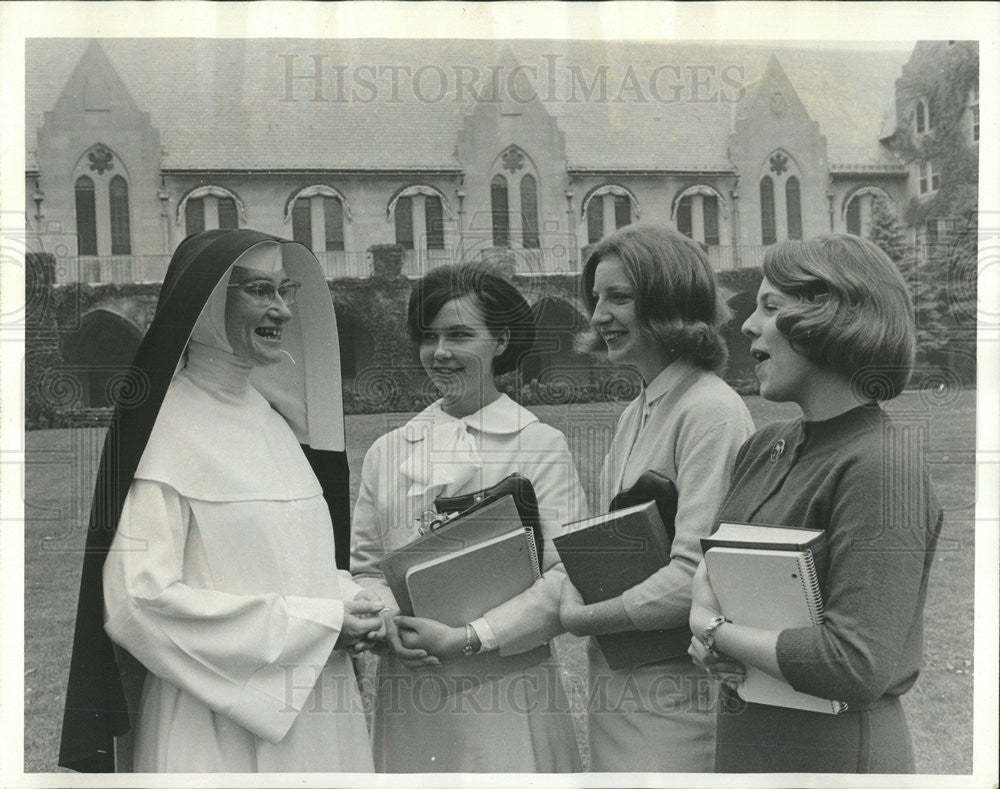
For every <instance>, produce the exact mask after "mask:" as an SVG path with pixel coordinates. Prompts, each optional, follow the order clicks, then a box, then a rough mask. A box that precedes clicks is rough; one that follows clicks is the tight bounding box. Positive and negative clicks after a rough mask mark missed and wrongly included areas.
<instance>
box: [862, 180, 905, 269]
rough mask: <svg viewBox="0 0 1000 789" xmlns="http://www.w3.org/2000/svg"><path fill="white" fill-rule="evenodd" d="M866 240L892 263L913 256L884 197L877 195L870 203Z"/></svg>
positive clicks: (889, 204)
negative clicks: (876, 246)
mask: <svg viewBox="0 0 1000 789" xmlns="http://www.w3.org/2000/svg"><path fill="white" fill-rule="evenodd" d="M868 240H869V241H872V242H874V243H875V244H877V245H878V246H879V247H880V248H881V249H882V251H883V252H885V254H887V255H888V256H889V257H890V258H891V259H892V261H893V262H894V263H899V262H900V261H901V260H903V259H904V258H906V257H908V256H909V255H912V254H913V247H912V246H911V245H910V244H907V243H906V234H905V231H904V230H903V227H902V225H900V224H899V221H898V220H897V218H896V210H895V209H894V208H893V206H892V203H890V202H889V200H888V199H886V197H885V196H884V195H878V196H877V197H876V198H875V200H874V201H873V202H872V218H871V224H870V225H869V226H868Z"/></svg>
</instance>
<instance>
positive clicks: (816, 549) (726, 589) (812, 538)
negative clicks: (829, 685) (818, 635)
mask: <svg viewBox="0 0 1000 789" xmlns="http://www.w3.org/2000/svg"><path fill="white" fill-rule="evenodd" d="M701 546H702V550H703V552H704V554H705V567H706V569H707V570H708V577H709V580H710V581H711V582H712V588H713V589H714V590H715V594H716V597H718V599H719V605H720V607H721V608H722V615H723V616H725V617H726V619H728V620H729V621H731V622H733V623H735V624H739V625H746V626H747V627H756V628H761V629H763V630H784V629H785V628H793V627H815V626H818V625H821V624H822V623H823V596H822V591H821V582H820V579H821V578H823V577H824V575H825V573H826V563H827V556H826V554H827V551H826V534H825V532H822V531H817V530H814V529H795V528H784V527H778V526H757V525H752V524H747V523H722V524H720V525H719V528H718V529H717V530H716V532H715V533H714V534H713V535H712V536H710V537H705V538H703V539H702V541H701ZM737 692H738V693H739V695H740V698H742V699H743V700H744V701H751V702H755V703H758V704H770V705H771V706H775V707H790V708H793V709H801V710H811V711H814V712H828V713H833V714H836V713H839V712H843V711H844V710H845V709H847V705H846V704H845V703H843V702H840V701H835V700H833V699H823V698H820V697H818V696H811V695H809V694H807V693H800V692H799V691H797V690H795V689H794V688H793V687H792V686H791V685H789V684H788V683H787V682H785V681H784V680H783V679H778V678H777V677H772V676H771V675H770V674H768V673H767V672H765V671H761V670H760V669H757V668H754V667H752V666H748V667H747V672H746V677H745V679H744V680H743V682H742V683H740V685H739V687H738V689H737Z"/></svg>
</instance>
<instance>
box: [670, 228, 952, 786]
mask: <svg viewBox="0 0 1000 789" xmlns="http://www.w3.org/2000/svg"><path fill="white" fill-rule="evenodd" d="M763 269H764V280H763V282H762V283H761V285H760V290H759V292H758V294H757V309H756V311H755V312H754V313H753V314H752V315H751V316H750V317H749V318H748V319H747V321H746V322H745V323H744V324H743V332H744V334H746V335H747V336H749V337H750V339H751V351H752V353H753V355H754V356H755V358H757V360H758V365H757V368H756V372H757V377H758V378H759V379H760V390H761V395H762V396H763V397H764V398H765V399H767V400H772V401H776V402H793V403H796V404H797V405H798V406H799V408H801V410H802V416H801V417H799V418H798V419H794V420H792V421H789V422H782V423H778V424H773V425H768V426H767V427H765V428H763V429H762V430H760V431H758V432H757V433H756V434H755V435H754V436H753V437H752V438H751V439H750V441H748V442H747V443H746V445H745V446H744V447H743V448H742V449H741V450H740V454H739V456H738V458H737V461H736V470H735V472H734V474H733V482H732V487H731V488H730V490H729V493H728V494H727V496H726V499H725V502H724V503H723V505H722V508H721V510H720V512H719V516H718V519H717V520H718V521H737V522H746V523H756V524H761V525H773V526H795V527H805V528H811V529H821V530H823V531H825V532H826V539H827V546H828V569H827V571H826V575H825V577H824V578H822V579H821V586H822V592H823V600H824V604H825V612H824V621H823V623H822V624H821V625H818V626H815V627H807V628H786V629H784V630H780V631H777V630H776V631H769V630H762V629H758V628H752V627H746V626H742V625H739V624H735V623H732V622H729V621H727V620H726V619H725V617H724V616H723V614H722V612H721V611H720V609H719V603H718V600H717V598H716V596H715V593H714V591H713V589H712V584H711V582H710V580H709V578H708V575H707V573H706V570H705V565H704V563H702V565H701V567H699V569H698V572H697V573H696V574H695V577H694V583H693V592H692V596H693V604H692V607H691V620H690V624H691V630H692V632H693V633H695V634H696V637H695V638H694V639H693V640H692V642H691V655H692V657H693V658H694V660H695V662H696V663H698V664H699V665H701V666H703V667H704V668H706V669H707V670H708V671H710V672H712V673H715V674H717V675H721V676H722V677H727V678H733V676H734V675H735V676H736V677H737V678H738V676H739V675H741V674H742V673H743V671H744V667H745V666H754V667H756V668H758V669H761V670H763V671H765V672H767V673H769V674H771V675H773V676H775V677H778V678H781V679H784V680H786V681H787V682H788V683H789V684H790V685H791V686H792V687H793V688H794V689H795V690H798V691H801V692H803V693H808V694H811V695H814V696H819V697H822V698H827V699H835V700H837V701H842V702H846V703H847V705H848V708H847V711H846V712H843V713H841V714H839V715H832V714H825V713H817V712H807V711H803V710H795V709H787V708H782V707H773V706H769V705H763V704H754V703H744V702H742V701H741V700H740V699H739V697H738V696H737V695H736V693H735V691H734V690H732V689H731V688H729V687H725V688H724V691H723V704H722V705H720V713H719V716H718V729H717V742H718V747H717V755H716V770H717V771H718V772H829V773H835V772H858V773H907V772H913V770H914V763H913V750H912V746H911V743H910V735H909V731H908V729H907V726H906V719H905V716H904V714H903V709H902V706H901V704H900V696H902V694H904V693H905V692H906V691H907V690H909V689H910V688H911V687H912V686H913V683H914V682H915V681H916V678H917V675H918V673H919V670H920V666H921V662H922V658H923V608H924V600H925V596H926V593H927V577H928V572H929V570H930V566H931V563H932V562H933V557H934V549H935V545H936V542H937V537H938V533H939V530H940V526H941V512H940V509H939V508H938V505H937V503H936V501H935V499H934V494H933V491H932V490H931V486H930V482H929V480H928V477H927V471H926V467H925V462H924V460H925V458H924V457H923V454H922V447H921V446H920V445H919V444H918V443H916V440H915V438H914V434H913V433H912V432H911V431H907V430H905V429H903V428H901V427H900V426H899V425H897V424H896V423H895V422H894V421H893V420H892V418H890V417H889V416H888V415H887V414H886V413H885V411H883V410H882V408H881V407H880V406H879V401H887V400H890V399H892V398H894V397H896V396H897V395H899V394H900V392H902V390H903V387H904V386H905V384H906V382H907V379H908V378H909V375H910V370H911V367H912V363H913V354H914V326H913V311H912V305H911V303H910V298H909V296H908V294H907V290H906V284H905V282H904V281H903V278H902V277H901V276H900V274H899V272H898V270H897V269H896V267H895V265H894V264H893V263H892V261H891V260H889V258H888V257H887V256H886V255H885V254H884V253H883V252H882V251H881V250H880V249H879V248H878V247H877V246H875V245H874V244H872V243H871V242H869V241H866V240H864V239H861V238H857V237H855V236H842V235H827V236H820V237H818V238H815V239H812V240H809V241H788V242H784V243H781V244H778V245H776V246H774V247H772V248H771V249H770V250H768V252H767V254H766V255H765V258H764V265H763Z"/></svg>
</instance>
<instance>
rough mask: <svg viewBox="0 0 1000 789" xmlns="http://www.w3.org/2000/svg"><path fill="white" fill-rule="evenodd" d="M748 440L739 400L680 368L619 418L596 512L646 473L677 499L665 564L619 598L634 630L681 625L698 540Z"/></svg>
mask: <svg viewBox="0 0 1000 789" xmlns="http://www.w3.org/2000/svg"><path fill="white" fill-rule="evenodd" d="M752 432H753V420H752V419H751V418H750V412H749V411H747V408H746V406H745V405H744V404H743V400H742V398H740V396H739V395H738V394H736V392H734V391H733V390H732V389H730V388H729V386H727V385H726V384H725V383H724V382H723V381H722V380H721V379H720V378H719V377H718V376H717V375H715V374H714V373H712V372H709V371H708V370H704V369H702V368H700V367H696V366H695V365H694V364H692V363H690V362H688V361H685V360H677V361H675V362H674V363H673V364H671V365H669V366H668V367H667V368H666V369H665V370H663V372H661V373H660V374H659V375H658V376H657V377H656V378H654V379H653V380H652V381H650V382H649V384H648V385H647V386H646V388H645V389H644V390H643V392H642V394H640V395H639V397H637V398H636V399H635V400H633V401H632V402H631V403H629V405H628V407H627V408H626V409H625V411H624V412H622V415H621V418H620V419H619V421H618V429H617V430H616V431H615V436H614V439H613V441H612V443H611V449H610V451H609V452H608V456H607V459H606V460H605V462H604V469H603V471H602V473H601V488H600V490H601V498H600V511H601V512H607V510H608V505H609V504H610V503H611V500H612V499H613V498H614V497H615V495H616V494H617V493H618V492H619V491H620V490H624V489H626V488H629V487H631V486H632V485H633V484H635V481H636V480H637V479H638V478H639V475H641V474H642V473H643V472H645V471H648V470H650V469H652V470H654V471H658V472H659V473H660V474H663V475H664V476H666V477H668V478H669V479H671V480H673V481H674V484H675V485H676V486H677V493H678V506H677V517H676V520H675V528H676V534H675V536H674V542H673V546H672V547H671V549H670V563H669V564H668V565H667V566H666V567H664V568H663V569H662V570H659V571H658V572H656V573H654V574H653V575H652V576H650V577H649V578H648V579H646V580H645V581H643V582H642V583H641V584H638V585H637V586H634V587H632V588H631V589H629V590H627V591H626V592H625V593H624V594H623V595H622V599H623V601H624V604H625V611H626V613H627V614H628V616H629V619H631V620H632V622H633V623H634V624H635V626H636V627H637V628H638V629H639V630H660V629H666V628H672V627H681V626H686V625H687V622H688V614H689V612H690V609H691V579H692V577H693V576H694V571H695V570H696V569H697V567H698V564H699V562H700V561H701V538H702V537H705V536H708V533H709V532H710V531H711V529H712V526H713V524H714V522H715V520H714V519H715V513H716V511H717V510H718V507H719V504H720V503H721V502H722V498H723V496H724V495H725V492H726V490H727V489H728V486H729V475H730V473H731V471H732V468H733V462H734V459H735V457H736V452H737V450H738V449H739V447H740V445H741V444H742V443H743V442H744V441H745V440H746V439H747V438H748V437H749V436H750V434H751V433H752Z"/></svg>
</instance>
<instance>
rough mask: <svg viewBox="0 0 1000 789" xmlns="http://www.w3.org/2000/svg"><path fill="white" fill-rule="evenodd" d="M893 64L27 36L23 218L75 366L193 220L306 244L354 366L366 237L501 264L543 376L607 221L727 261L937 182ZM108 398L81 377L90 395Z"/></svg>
mask: <svg viewBox="0 0 1000 789" xmlns="http://www.w3.org/2000/svg"><path fill="white" fill-rule="evenodd" d="M906 58H907V54H906V53H903V52H872V51H867V52H851V53H845V52H837V51H831V50H795V49H775V50H771V49H767V48H763V47H751V46H730V45H715V44H673V43H666V44H652V43H639V42H630V43H628V44H621V43H615V42H583V41H511V42H492V41H459V40H441V41H426V40H422V41H401V40H397V41H388V40H349V41H332V40H315V41H309V40H295V41H289V40H279V39H269V40H241V39H106V40H100V41H96V40H92V41H84V40H76V39H58V40H56V39H46V40H31V41H28V43H27V49H26V66H27V74H26V148H27V160H26V161H27V168H26V173H25V194H26V205H25V211H26V215H27V222H28V227H29V231H31V232H32V233H33V234H34V236H35V243H36V244H37V248H38V249H39V250H43V251H48V252H50V253H52V254H53V255H55V257H56V273H55V278H56V283H57V284H56V290H57V291H59V289H60V288H62V289H67V288H76V290H75V291H73V292H74V293H76V294H77V295H76V296H73V297H72V298H71V297H68V296H65V295H64V296H62V297H61V298H62V299H63V303H68V302H72V301H73V299H75V301H76V305H77V306H76V307H75V308H67V310H66V312H67V314H68V313H74V315H75V317H73V318H72V320H71V319H70V318H65V319H64V322H63V323H62V324H61V326H62V329H63V332H64V335H65V336H64V338H63V339H64V341H63V353H64V362H65V363H66V364H67V365H69V366H71V367H73V368H74V369H78V370H86V369H88V366H90V367H92V366H94V365H97V364H99V363H101V360H107V359H109V358H111V354H112V352H114V353H115V354H116V356H115V357H114V358H115V360H116V361H115V362H114V364H115V365H117V364H120V359H121V358H122V354H123V350H122V349H123V348H125V349H126V350H127V349H130V348H133V347H134V346H135V345H136V344H137V343H138V340H139V338H140V337H141V334H142V332H143V330H144V329H145V327H146V325H148V320H149V312H150V310H149V304H150V303H151V302H152V300H153V299H155V293H156V287H155V285H152V286H149V287H145V286H138V285H133V284H130V283H145V282H150V283H156V282H159V281H160V280H161V279H162V274H163V271H164V269H165V267H166V263H167V261H168V260H169V257H170V253H171V252H172V250H173V249H174V248H175V247H176V246H177V244H178V243H179V242H180V241H181V240H182V239H183V238H184V237H185V236H186V235H188V234H189V233H192V232H197V231H199V230H201V229H205V228H213V227H253V228H255V229H259V230H263V231H266V232H270V233H274V234H275V235H279V236H284V237H289V238H294V239H296V240H300V241H302V242H303V243H305V244H307V245H308V246H310V248H311V249H312V250H313V251H314V252H315V253H316V254H317V256H318V257H319V258H320V260H321V262H322V264H323V266H324V269H325V271H326V273H327V276H328V277H329V278H330V279H331V281H332V283H333V285H332V291H333V294H334V299H335V301H336V303H337V308H338V317H339V320H340V323H341V335H342V336H341V346H342V352H343V355H344V357H345V360H346V361H347V363H346V365H345V366H346V367H347V372H348V374H349V377H353V376H355V375H359V374H361V372H362V371H363V370H364V369H366V368H367V367H370V366H372V365H375V364H383V365H387V364H392V363H393V361H394V360H395V363H400V364H401V363H402V360H401V359H400V358H399V356H398V353H399V351H398V349H396V350H391V351H390V350H386V349H385V348H380V347H379V346H378V338H379V337H384V336H386V333H385V332H381V331H378V330H373V322H377V321H385V320H389V319H390V316H388V315H386V314H385V313H384V312H375V313H373V312H372V311H371V310H366V309H362V308H359V304H364V303H365V302H364V299H363V298H361V301H360V302H359V300H358V299H359V297H358V296H357V293H359V292H367V289H370V288H375V289H376V290H377V289H378V288H380V287H382V285H381V284H380V283H378V282H374V281H371V276H372V255H371V253H370V251H369V250H370V248H371V247H372V246H373V245H381V244H399V245H401V246H402V247H403V255H404V260H403V267H402V273H403V275H405V276H410V277H413V276H417V275H419V274H420V273H421V272H423V271H425V270H427V269H428V268H431V267H433V266H435V265H438V264H439V263H441V262H447V261H452V260H457V259H471V258H485V259H498V260H499V259H502V260H505V261H507V265H508V266H512V267H513V269H514V271H515V273H516V274H517V275H518V279H519V281H521V282H522V283H525V286H526V289H527V290H528V291H529V299H530V300H531V301H532V303H533V304H535V305H536V307H537V308H538V310H539V314H540V315H541V316H542V319H543V323H544V322H546V321H548V324H547V326H548V330H549V336H550V339H552V342H551V343H550V344H549V346H548V347H549V350H548V351H546V352H545V353H547V354H549V355H548V356H546V357H544V364H543V363H541V362H539V364H537V365H536V368H537V371H543V370H544V369H545V368H546V367H547V366H549V365H550V364H554V363H556V362H558V361H559V360H562V361H563V362H565V363H566V364H570V363H571V362H572V361H573V354H572V351H571V336H572V334H573V332H574V331H575V329H576V328H577V327H578V326H579V325H580V324H581V323H582V321H583V316H582V314H581V312H580V308H579V304H578V302H577V300H576V299H575V293H574V291H575V286H574V284H573V282H574V275H575V274H576V273H577V272H578V271H579V268H580V260H581V250H583V249H584V248H585V247H586V246H587V245H588V244H590V243H593V242H594V241H596V240H597V239H599V238H600V237H601V236H602V235H604V234H606V233H607V232H609V231H611V230H613V229H614V228H616V227H619V226H622V225H624V224H628V223H631V222H635V221H651V222H663V223H668V224H671V225H674V226H676V227H677V228H678V229H680V230H681V231H682V232H684V233H686V234H687V235H689V236H691V237H692V238H694V239H695V240H697V241H699V242H701V243H702V244H703V245H704V248H705V249H706V251H707V253H708V255H709V258H710V259H711V260H712V262H713V264H714V266H715V267H716V268H717V270H719V271H720V272H727V271H729V272H734V271H736V270H739V269H745V268H750V267H754V266H757V265H758V264H759V263H760V260H761V256H762V254H763V250H764V249H765V248H766V246H767V245H768V244H771V243H774V242H775V241H776V240H780V239H784V238H798V237H803V236H810V235H814V234H817V233H822V232H829V231H837V232H854V233H859V234H860V233H863V232H864V228H865V225H866V222H867V218H868V216H869V214H870V204H871V200H872V199H874V198H875V197H876V196H880V195H881V196H884V197H886V198H887V199H888V200H890V201H891V202H892V203H893V204H894V205H895V206H897V207H898V208H899V209H900V211H902V208H903V206H904V205H905V203H906V201H907V199H909V197H910V196H911V195H913V194H914V193H915V192H917V191H919V189H920V188H922V187H921V184H923V183H925V181H927V182H928V183H929V182H930V181H928V179H933V177H934V176H933V175H932V174H931V175H928V174H926V173H923V172H922V171H920V170H919V165H918V169H917V170H914V168H913V165H912V163H906V162H904V161H903V160H902V159H901V158H900V156H899V155H898V153H897V152H895V151H894V149H893V147H892V146H891V145H889V144H888V142H889V141H891V137H892V134H893V133H894V131H895V130H896V128H897V127H898V125H899V123H900V122H901V121H900V118H901V116H900V113H901V112H909V110H908V109H906V108H904V109H901V108H900V103H899V101H898V100H897V97H896V93H897V86H896V84H895V82H896V80H897V77H899V76H900V71H901V69H902V68H903V66H904V62H905V60H906ZM906 101H911V98H910V97H907V98H906ZM918 101H919V99H918ZM348 281H350V282H352V283H354V284H352V285H351V286H350V287H347V286H346V285H344V283H346V282H348ZM732 281H741V278H740V277H738V276H737V277H735V278H733V279H732ZM338 282H339V283H341V285H340V286H338ZM366 282H367V283H368V284H367V285H366V284H365V283H366ZM81 283H85V284H81ZM81 288H82V289H83V290H82V291H81V290H80V289H81ZM391 290H392V289H391V288H390V289H389V290H386V291H385V293H389V292H390V291H391ZM398 290H399V293H400V294H404V293H405V288H402V289H398ZM81 292H85V294H86V297H85V298H81V297H79V293H81ZM347 292H351V293H354V295H353V296H352V297H351V298H350V299H348V298H345V297H344V295H342V294H344V293H347ZM372 300H373V301H372V303H375V302H377V301H378V299H377V298H375V297H374V296H373V297H372ZM80 304H85V306H84V307H81V306H79V305H80ZM401 306H402V305H401V304H397V305H396V307H401ZM396 311H398V310H396ZM66 321H69V322H68V323H67V322H66ZM395 347H396V346H393V348H395ZM112 366H114V365H112ZM100 388H101V387H100V383H99V382H98V383H97V384H96V385H95V384H94V382H93V381H90V382H89V383H88V384H87V386H85V387H83V389H84V391H85V392H87V394H85V395H83V397H84V398H85V400H86V403H87V404H92V405H97V404H100V402H101V397H100V393H99V390H100Z"/></svg>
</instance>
